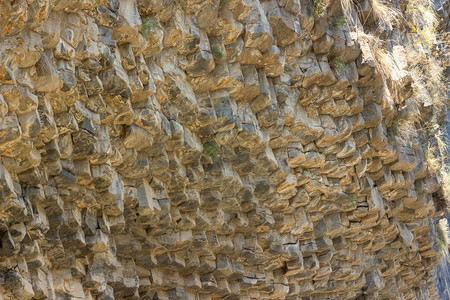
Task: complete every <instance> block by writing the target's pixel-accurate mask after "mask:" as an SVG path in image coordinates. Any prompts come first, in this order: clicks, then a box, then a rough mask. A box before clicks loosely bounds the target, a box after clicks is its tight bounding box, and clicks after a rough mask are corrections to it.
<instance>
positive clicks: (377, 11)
mask: <svg viewBox="0 0 450 300" xmlns="http://www.w3.org/2000/svg"><path fill="white" fill-rule="evenodd" d="M370 3H371V6H372V13H373V15H374V17H375V19H376V20H377V21H378V24H379V26H380V27H381V28H382V29H386V30H392V28H394V27H395V26H398V25H399V24H400V17H401V13H400V11H399V10H398V9H397V8H395V7H394V6H392V5H391V4H390V3H388V2H385V1H382V0H371V1H370Z"/></svg>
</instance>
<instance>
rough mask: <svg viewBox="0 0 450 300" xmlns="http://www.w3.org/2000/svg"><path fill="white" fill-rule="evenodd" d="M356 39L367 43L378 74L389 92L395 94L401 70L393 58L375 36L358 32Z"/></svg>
mask: <svg viewBox="0 0 450 300" xmlns="http://www.w3.org/2000/svg"><path fill="white" fill-rule="evenodd" d="M358 38H359V39H360V40H363V41H365V42H367V43H368V45H369V47H370V49H371V51H372V54H373V58H374V60H375V66H376V69H377V71H378V73H379V74H380V75H381V76H382V77H383V79H384V80H385V81H386V82H387V83H388V86H389V88H390V90H391V92H393V93H394V94H395V92H396V91H397V88H398V87H399V85H400V81H401V78H402V76H401V71H402V70H401V69H400V67H399V65H398V64H397V62H396V60H395V58H394V56H393V55H392V54H391V53H390V52H389V51H387V50H386V49H385V48H384V45H383V41H382V40H381V39H380V38H378V37H377V36H375V35H372V34H367V33H364V32H360V33H358Z"/></svg>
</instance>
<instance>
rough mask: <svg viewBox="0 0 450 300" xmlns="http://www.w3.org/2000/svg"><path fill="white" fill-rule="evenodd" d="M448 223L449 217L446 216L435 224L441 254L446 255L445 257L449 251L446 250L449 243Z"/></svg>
mask: <svg viewBox="0 0 450 300" xmlns="http://www.w3.org/2000/svg"><path fill="white" fill-rule="evenodd" d="M448 225H449V224H448V222H447V219H445V218H442V219H440V220H439V223H437V224H436V225H435V230H436V237H435V238H436V242H437V244H438V246H439V248H440V251H441V254H442V255H444V257H447V256H448V251H447V250H446V249H447V248H448V245H449V238H448Z"/></svg>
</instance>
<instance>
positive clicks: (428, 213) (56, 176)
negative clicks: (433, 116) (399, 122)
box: [0, 0, 440, 300]
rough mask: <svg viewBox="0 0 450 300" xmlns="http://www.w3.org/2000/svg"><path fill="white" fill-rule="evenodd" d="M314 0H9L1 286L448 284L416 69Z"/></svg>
mask: <svg viewBox="0 0 450 300" xmlns="http://www.w3.org/2000/svg"><path fill="white" fill-rule="evenodd" d="M366 2H367V1H366ZM311 5H312V4H311V3H309V2H308V1H303V0H301V1H299V0H278V1H275V0H269V1H259V0H231V1H227V0H220V1H219V0H176V1H175V0H173V1H171V0H116V1H114V0H111V1H106V0H81V1H69V0H53V1H51V0H34V1H33V0H30V1H24V0H16V1H9V0H8V1H1V2H0V16H1V18H0V155H1V163H0V186H1V189H0V192H1V196H0V233H1V234H0V237H1V243H0V298H4V299H114V298H115V299H139V298H142V299H202V300H209V299H221V298H223V299H429V298H433V297H435V296H436V295H437V293H436V290H435V287H434V283H433V277H432V273H431V270H432V269H433V268H435V267H436V266H437V265H438V264H439V262H440V260H439V256H438V249H437V247H436V245H435V241H434V239H433V236H432V234H430V232H432V230H431V229H432V227H433V222H432V218H434V217H436V216H438V215H439V214H440V212H439V211H437V210H436V207H435V204H434V201H433V193H434V192H435V191H436V190H438V189H439V185H440V182H439V180H438V179H437V177H436V176H435V175H433V174H431V173H432V172H430V171H429V168H428V166H427V164H426V162H425V154H424V149H423V147H422V146H421V143H420V141H419V140H417V139H412V140H410V141H401V142H398V141H396V140H395V139H392V138H389V137H388V133H387V126H388V125H389V124H391V121H392V118H393V116H394V115H395V114H397V113H398V112H397V109H398V106H397V104H398V103H403V102H404V101H405V99H406V98H407V96H405V95H408V93H409V89H410V86H408V80H407V78H406V77H407V75H404V76H405V78H406V79H405V78H401V80H404V86H403V89H402V93H400V95H390V93H389V91H388V90H387V87H386V84H385V82H384V80H383V77H382V76H381V75H380V74H379V72H377V70H376V64H375V62H374V59H373V54H372V52H371V49H370V47H369V45H368V44H367V43H364V42H361V41H360V40H359V39H358V36H357V34H355V30H361V29H362V28H363V25H362V24H361V22H359V19H358V17H357V15H356V14H354V17H355V20H356V25H355V26H353V27H352V28H350V27H349V26H345V25H342V24H341V25H339V24H337V22H336V20H339V17H340V16H342V9H341V7H340V3H339V2H338V1H331V3H330V5H329V7H328V8H327V9H328V10H327V14H325V15H322V16H319V17H314V16H313V11H312V6H311ZM330 17H333V18H334V19H331V18H330ZM333 20H335V21H333ZM398 47H400V48H401V47H402V46H398ZM396 49H399V48H396ZM400 50H401V49H400ZM399 80H400V79H399ZM401 95H403V96H404V97H405V99H403V98H402V97H403V96H401ZM397 98H398V99H397Z"/></svg>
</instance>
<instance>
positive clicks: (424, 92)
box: [407, 48, 447, 110]
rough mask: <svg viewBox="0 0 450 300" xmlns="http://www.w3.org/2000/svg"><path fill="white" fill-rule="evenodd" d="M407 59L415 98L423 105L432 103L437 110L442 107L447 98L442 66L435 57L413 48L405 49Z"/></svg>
mask: <svg viewBox="0 0 450 300" xmlns="http://www.w3.org/2000/svg"><path fill="white" fill-rule="evenodd" d="M407 60H408V62H409V66H408V69H409V72H410V75H411V79H412V87H413V96H414V98H415V100H416V101H417V102H418V103H420V104H422V105H425V106H429V105H434V106H435V107H436V108H437V109H438V110H441V109H443V108H444V104H445V102H446V99H447V97H446V94H447V83H446V82H445V81H446V79H445V77H444V75H443V71H444V69H443V67H442V66H441V65H440V64H439V62H438V61H437V60H436V59H434V58H432V57H427V56H426V55H425V54H423V53H420V52H418V51H416V50H415V49H413V48H410V49H408V50H407Z"/></svg>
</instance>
